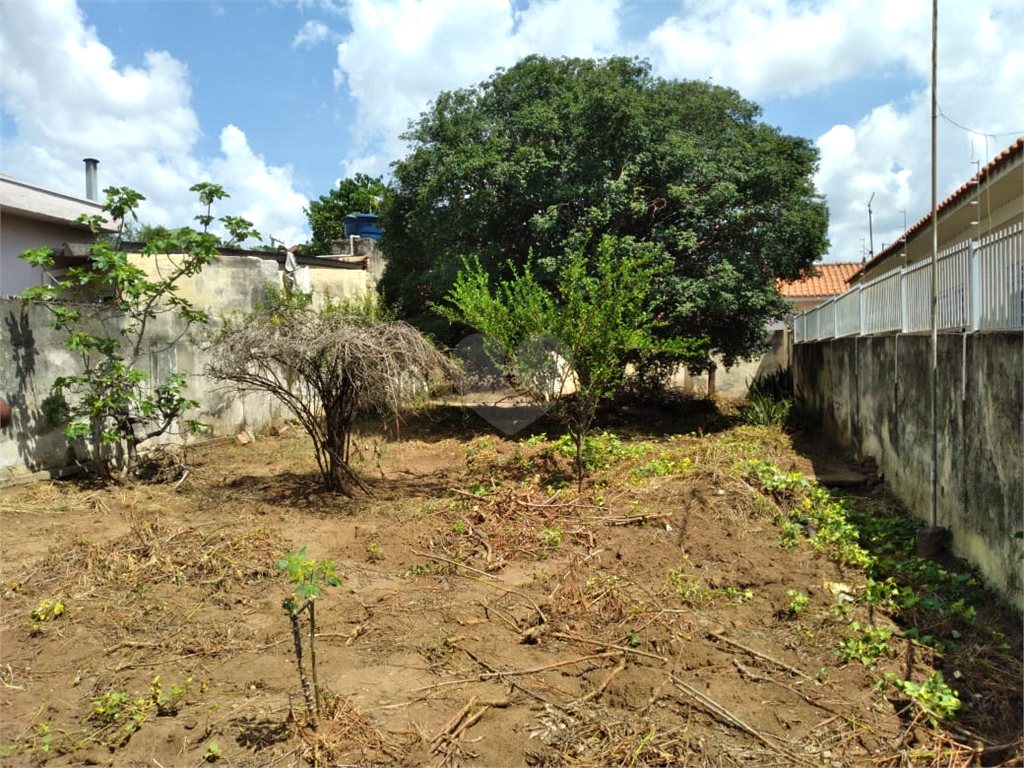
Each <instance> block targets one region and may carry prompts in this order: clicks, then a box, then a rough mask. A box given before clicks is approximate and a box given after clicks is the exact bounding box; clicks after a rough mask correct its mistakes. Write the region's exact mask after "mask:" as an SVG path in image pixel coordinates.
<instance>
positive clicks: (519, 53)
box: [334, 0, 619, 174]
mask: <svg viewBox="0 0 1024 768" xmlns="http://www.w3.org/2000/svg"><path fill="white" fill-rule="evenodd" d="M618 9H619V4H618V3H614V2H604V3H587V4H583V3H578V2H538V3H532V4H530V5H528V6H527V7H525V8H524V9H522V10H520V11H517V10H515V9H514V7H513V6H512V4H511V3H510V2H507V1H506V0H481V1H479V2H472V3H466V2H462V1H461V0H396V1H395V2H389V3H377V2H370V0H354V2H353V3H352V4H351V6H350V8H349V15H348V20H349V23H350V24H351V26H352V31H351V33H350V34H349V35H347V36H346V37H345V38H344V40H343V41H342V42H341V43H340V44H339V45H338V58H337V66H336V68H335V71H334V83H335V87H336V88H339V89H341V88H344V89H345V90H346V92H347V94H348V95H349V96H350V97H351V98H352V99H354V100H355V102H356V105H357V110H356V123H355V126H354V127H353V139H354V142H355V146H356V148H357V150H356V151H357V153H362V154H357V155H356V156H355V157H351V158H349V160H347V161H346V162H345V163H344V165H345V168H346V171H349V170H352V169H355V170H361V171H363V172H365V173H374V174H381V173H387V170H388V163H389V162H390V161H391V160H394V159H397V158H399V157H402V156H404V155H405V151H406V148H405V144H404V142H403V141H401V140H400V139H399V138H398V136H399V134H401V133H403V132H404V131H405V130H406V128H407V126H408V123H409V121H410V120H412V119H414V118H416V117H417V116H418V115H419V114H420V113H421V112H423V110H425V109H426V107H427V105H428V103H429V102H430V101H431V100H432V99H434V98H436V97H437V95H438V94H439V93H440V92H441V91H444V90H453V89H456V88H464V87H467V86H471V85H475V84H477V83H479V82H481V81H483V80H485V79H487V78H488V77H489V76H490V75H491V74H492V73H493V72H494V70H495V69H497V68H498V67H507V66H510V65H512V64H514V63H515V62H516V61H517V60H518V59H520V58H521V57H523V56H525V55H527V54H530V53H540V54H546V55H551V56H607V55H610V54H611V53H612V52H613V51H614V49H615V46H616V45H617V44H618V16H617V14H618Z"/></svg>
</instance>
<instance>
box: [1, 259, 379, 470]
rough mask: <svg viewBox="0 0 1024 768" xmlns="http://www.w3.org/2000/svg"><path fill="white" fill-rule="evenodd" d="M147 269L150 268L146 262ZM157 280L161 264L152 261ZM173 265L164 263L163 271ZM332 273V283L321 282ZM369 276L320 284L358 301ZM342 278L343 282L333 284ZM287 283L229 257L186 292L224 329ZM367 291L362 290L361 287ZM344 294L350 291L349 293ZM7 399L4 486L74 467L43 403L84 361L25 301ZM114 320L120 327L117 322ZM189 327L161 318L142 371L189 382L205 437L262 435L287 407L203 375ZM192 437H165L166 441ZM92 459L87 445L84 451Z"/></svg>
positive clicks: (8, 305) (8, 345)
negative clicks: (224, 320) (270, 288)
mask: <svg viewBox="0 0 1024 768" xmlns="http://www.w3.org/2000/svg"><path fill="white" fill-rule="evenodd" d="M139 263H140V265H141V264H142V263H144V262H143V261H142V260H141V259H140V261H139ZM145 263H146V265H147V269H149V270H151V271H152V273H153V274H156V269H157V266H156V262H154V261H153V260H152V259H149V260H148V262H145ZM167 266H168V264H167V263H166V262H162V267H164V268H166V267H167ZM322 275H327V276H328V277H329V278H330V279H325V280H320V279H318V278H319V277H320V276H322ZM366 275H367V273H366V271H365V270H358V269H356V270H349V269H337V268H324V269H323V270H313V285H314V289H315V290H316V291H318V292H320V291H323V290H324V289H325V288H328V289H330V290H331V292H332V293H333V294H334V295H335V296H341V295H344V296H346V297H352V296H356V295H359V294H360V293H365V291H366V289H367V283H366ZM335 278H337V281H336V282H332V281H333V280H334V279H335ZM268 282H269V283H271V284H277V285H280V275H279V268H278V264H277V263H276V262H275V261H273V260H268V259H260V258H254V257H224V258H220V259H218V260H217V261H216V262H214V263H213V264H211V265H209V266H208V267H207V268H206V269H204V270H203V271H202V272H201V273H200V274H199V275H197V276H195V277H193V278H191V279H189V280H187V281H185V282H184V283H183V285H182V288H181V291H180V294H181V295H182V296H185V297H187V298H189V299H190V300H192V301H193V302H194V303H195V305H196V306H197V307H199V308H201V309H204V310H206V311H207V312H209V313H210V315H211V316H212V317H213V318H214V320H213V322H214V323H217V322H218V319H217V318H219V316H221V315H228V314H231V313H232V312H234V311H243V312H245V311H249V310H251V309H252V308H253V305H254V303H255V302H256V301H258V300H259V299H260V298H261V297H262V295H263V291H264V290H265V288H266V285H267V283H268ZM359 287H361V291H360V290H357V288H359ZM342 289H344V290H342ZM0 319H2V326H0V350H4V354H2V355H0V395H2V396H3V397H4V399H6V400H7V401H8V402H9V403H10V404H11V408H12V423H11V425H10V426H8V427H7V428H6V429H4V430H3V431H2V432H0V482H4V481H9V480H11V479H14V478H16V477H19V476H24V475H27V474H30V473H32V472H36V471H41V470H54V471H56V470H59V469H61V468H63V467H65V466H68V465H69V464H73V463H74V460H75V456H76V449H75V448H69V446H68V443H67V440H66V439H65V438H64V436H63V434H62V433H61V431H60V429H57V428H54V427H51V426H50V425H48V424H47V422H46V419H45V418H44V416H43V411H42V403H43V400H44V399H45V398H46V397H47V395H48V394H49V392H50V387H51V386H52V384H53V382H54V380H55V379H56V378H57V377H58V376H61V375H67V374H71V373H73V372H75V371H78V370H79V366H80V362H79V360H78V358H77V357H76V356H75V355H73V354H71V353H70V352H69V351H68V350H66V349H65V348H64V347H63V345H62V342H63V340H64V338H65V334H64V333H63V332H57V331H54V330H53V329H52V328H50V327H49V324H50V322H51V320H52V318H51V315H50V313H49V311H48V310H47V309H46V308H45V307H42V306H38V305H36V306H25V305H23V304H22V302H21V301H20V300H17V299H0ZM106 322H107V323H108V324H110V325H116V324H117V323H118V322H120V321H119V320H118V319H116V318H113V317H111V318H108V319H107V320H106ZM184 330H185V329H184V328H183V326H182V324H181V323H180V322H179V321H177V320H175V319H173V318H171V317H169V316H164V315H161V316H160V317H158V318H157V319H156V320H154V321H152V322H151V332H150V335H149V337H148V346H149V348H148V350H147V351H146V353H144V355H143V359H142V361H141V362H140V367H141V368H142V369H143V370H145V371H146V372H147V373H148V374H149V376H150V380H151V381H162V380H163V379H164V378H165V377H166V376H167V374H169V373H172V372H179V373H184V374H186V376H187V378H188V390H187V391H186V394H187V395H188V396H189V397H191V398H192V399H194V400H198V401H199V402H200V403H201V407H200V408H199V409H198V410H197V411H196V412H193V413H188V414H186V416H187V418H195V419H198V420H199V421H201V422H203V423H204V424H207V425H208V429H207V431H206V432H205V433H204V435H203V436H202V437H211V436H216V435H233V434H236V433H237V432H239V431H241V430H243V429H258V428H259V427H261V426H263V425H264V424H266V423H268V422H269V421H270V420H271V419H272V418H273V417H274V416H275V415H277V414H278V413H280V412H281V408H280V406H279V405H277V404H276V403H275V402H274V401H273V400H272V399H271V398H269V397H268V396H265V395H256V394H253V395H246V396H242V395H240V394H239V393H238V392H237V391H235V390H234V389H233V388H231V387H230V386H226V385H224V384H220V383H217V382H214V381H212V380H210V379H208V378H207V377H206V376H204V375H203V371H204V369H205V367H206V362H207V359H208V357H207V356H208V355H209V354H210V353H209V352H207V351H205V350H204V349H203V348H202V345H201V344H197V343H196V339H197V337H196V335H195V333H197V332H201V329H194V331H190V332H189V333H184ZM184 439H191V438H186V437H185V436H178V437H174V436H165V441H170V440H184ZM77 455H78V456H84V446H78V447H77Z"/></svg>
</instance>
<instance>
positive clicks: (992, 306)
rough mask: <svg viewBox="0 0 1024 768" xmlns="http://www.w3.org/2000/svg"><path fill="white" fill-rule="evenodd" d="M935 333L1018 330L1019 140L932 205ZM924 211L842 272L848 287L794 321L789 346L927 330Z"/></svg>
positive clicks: (1021, 276)
mask: <svg viewBox="0 0 1024 768" xmlns="http://www.w3.org/2000/svg"><path fill="white" fill-rule="evenodd" d="M937 213H938V216H937V218H938V228H937V241H938V243H937V244H938V253H937V259H936V267H937V270H936V274H935V282H936V285H935V288H936V296H935V298H936V303H935V307H936V310H935V311H936V318H935V319H936V325H937V331H938V332H940V333H946V332H960V331H967V332H975V331H986V332H987V331H1005V330H1016V329H1019V328H1020V327H1021V326H1022V323H1024V269H1021V265H1020V261H1021V243H1022V236H1024V235H1022V231H1024V139H1018V140H1017V141H1015V142H1014V143H1013V144H1011V145H1010V146H1009V147H1007V148H1006V149H1005V150H1003V151H1002V152H1000V153H999V154H998V155H997V156H996V157H995V159H993V160H992V161H991V162H990V163H988V164H987V165H986V166H985V167H984V168H982V169H981V170H980V171H979V172H978V173H976V174H975V175H974V177H973V178H971V179H970V180H969V181H968V182H967V183H965V184H964V185H962V186H961V187H960V188H959V189H957V190H956V191H955V192H954V193H953V194H952V195H950V196H949V197H947V198H946V199H945V200H943V201H942V202H941V203H939V205H938V206H937ZM931 264H932V217H931V213H929V214H928V215H926V216H924V217H923V218H921V219H920V220H919V221H918V222H917V223H915V224H914V225H913V226H911V227H910V228H909V229H908V230H907V231H906V232H905V233H904V234H903V235H902V236H901V237H900V239H899V240H897V241H896V242H895V243H892V244H891V245H889V246H887V247H885V248H883V249H882V251H881V252H880V253H879V254H878V255H877V256H875V257H874V258H872V259H871V260H870V261H868V262H867V263H866V264H864V266H863V267H862V268H861V269H860V270H859V271H858V272H857V273H856V274H855V275H853V276H852V277H851V278H850V290H849V291H848V292H846V293H845V294H843V295H841V296H837V297H836V298H835V300H834V301H832V302H827V303H824V304H822V305H821V306H819V307H817V308H809V309H807V310H805V312H806V314H802V315H799V316H797V317H796V318H795V319H794V321H793V327H794V337H795V340H796V342H797V343H801V342H804V341H815V340H820V339H828V338H845V337H848V336H872V335H878V334H886V333H903V334H914V333H928V332H930V330H931V326H932V317H931V295H932V269H931Z"/></svg>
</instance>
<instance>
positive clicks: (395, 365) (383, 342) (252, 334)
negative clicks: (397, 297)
mask: <svg viewBox="0 0 1024 768" xmlns="http://www.w3.org/2000/svg"><path fill="white" fill-rule="evenodd" d="M282 296H283V298H282ZM273 297H274V294H272V298H273ZM214 350H215V353H216V355H215V360H214V362H212V363H211V364H210V365H208V366H207V373H208V374H209V375H210V376H212V377H213V378H215V379H219V380H221V381H230V382H233V383H235V384H237V385H239V386H240V387H241V388H242V389H243V390H245V391H256V392H267V393H269V394H271V395H273V396H274V397H276V398H277V399H278V400H280V401H281V402H282V403H283V404H284V405H285V406H286V407H287V408H288V409H289V410H291V411H292V413H294V414H295V417H296V418H297V419H298V420H299V422H300V423H301V424H302V426H303V427H304V428H305V430H306V431H307V432H308V433H309V435H310V437H311V438H312V439H313V447H314V450H315V453H316V461H317V466H318V467H319V469H320V474H321V476H322V477H323V480H324V484H325V485H326V487H327V489H328V490H331V491H340V492H341V493H344V494H346V495H351V492H352V488H353V486H358V487H360V488H362V489H363V490H364V491H366V490H367V488H366V486H365V485H363V483H362V481H360V479H359V478H358V476H357V475H356V474H355V472H354V471H353V470H352V468H351V466H350V464H349V451H350V447H351V435H352V426H353V421H354V420H355V418H356V416H357V415H358V414H360V413H365V412H368V411H374V410H391V411H397V410H400V409H402V408H404V407H407V406H409V405H410V404H411V403H412V402H414V401H415V400H417V399H418V398H422V397H423V396H424V395H425V394H426V393H427V392H429V389H430V387H431V386H432V385H433V384H434V383H436V382H437V381H439V380H442V379H446V378H450V376H451V371H452V368H451V364H450V363H449V361H448V359H447V358H446V357H445V356H444V355H442V354H441V353H440V352H439V351H438V350H437V349H436V348H435V347H434V346H433V345H432V344H431V343H430V342H429V341H428V340H427V339H426V337H424V336H423V334H421V333H420V332H419V331H417V330H416V329H415V328H413V327H412V326H411V325H408V324H406V323H403V322H399V321H386V320H383V319H381V318H380V317H379V314H378V312H377V310H376V307H375V305H374V304H373V303H372V302H365V303H353V302H348V303H344V302H343V303H337V302H332V301H328V302H327V305H326V306H325V307H324V308H323V309H320V310H313V309H311V308H310V307H309V305H308V302H303V301H296V300H294V299H292V298H289V297H288V296H287V295H281V294H278V295H277V300H276V301H270V302H268V303H267V305H265V306H263V307H259V308H257V309H256V310H254V311H253V312H251V313H249V314H248V315H245V316H244V317H242V318H235V319H232V320H229V321H228V322H226V323H225V326H224V328H223V329H221V331H220V332H219V333H218V334H217V336H216V338H215V341H214Z"/></svg>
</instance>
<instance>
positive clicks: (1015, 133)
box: [938, 107, 1024, 139]
mask: <svg viewBox="0 0 1024 768" xmlns="http://www.w3.org/2000/svg"><path fill="white" fill-rule="evenodd" d="M938 110H939V117H941V118H942V119H943V120H945V121H946V122H947V123H951V124H952V125H955V126H956V127H957V128H960V129H961V130H964V131H967V132H968V133H976V134H977V135H979V136H988V137H990V138H993V139H998V138H999V137H1001V136H1021V135H1024V131H1007V132H1006V133H985V132H984V131H978V130H975V129H974V128H968V127H967V126H966V125H961V124H960V123H958V122H957V121H956V120H954V119H953V118H951V117H949V115H947V114H946V113H945V112H943V111H942V107H939V108H938Z"/></svg>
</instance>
